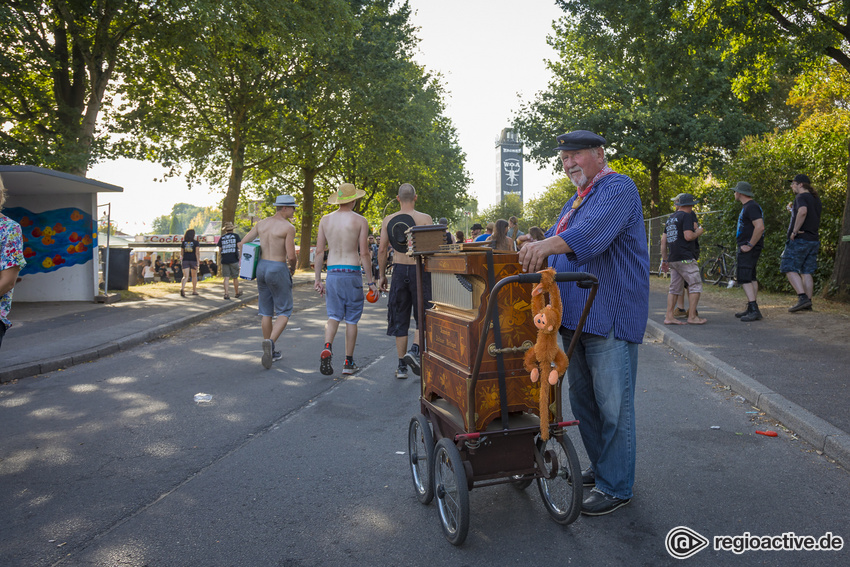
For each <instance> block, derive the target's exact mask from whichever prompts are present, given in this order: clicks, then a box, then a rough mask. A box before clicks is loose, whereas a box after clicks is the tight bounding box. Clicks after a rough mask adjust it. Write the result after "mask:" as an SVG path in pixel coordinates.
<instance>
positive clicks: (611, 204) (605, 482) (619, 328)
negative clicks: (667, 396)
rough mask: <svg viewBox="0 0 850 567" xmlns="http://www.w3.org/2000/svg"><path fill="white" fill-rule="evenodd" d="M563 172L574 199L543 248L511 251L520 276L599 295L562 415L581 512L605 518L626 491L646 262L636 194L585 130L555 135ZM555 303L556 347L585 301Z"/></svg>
mask: <svg viewBox="0 0 850 567" xmlns="http://www.w3.org/2000/svg"><path fill="white" fill-rule="evenodd" d="M557 140H558V147H557V148H555V150H557V151H559V152H560V158H561V162H562V163H563V166H564V171H565V172H566V173H567V175H568V176H569V178H570V180H571V181H572V183H573V185H575V186H576V193H575V195H573V196H572V197H570V199H569V200H568V201H567V203H566V205H564V208H563V209H561V214H560V215H559V216H558V220H557V221H556V222H555V224H554V225H553V226H552V228H550V229H549V231H548V232H547V233H546V238H545V239H544V240H539V241H534V240H533V239H531V238H530V237H529V236H528V235H523V236H521V237H520V238H519V240H520V241H521V242H524V244H523V246H522V248H521V249H520V252H519V261H520V263H521V264H522V269H523V271H526V272H532V271H537V270H538V269H540V267H541V265H542V264H543V261H544V260H547V259H548V261H549V266H550V267H553V268H554V269H555V271H558V272H588V273H590V274H593V275H594V276H596V277H597V278H598V279H599V291H598V294H597V295H596V299H595V301H594V303H593V306H592V307H591V310H590V314H589V315H588V318H587V321H586V322H585V325H584V329H583V334H582V336H581V338H580V339H579V342H578V344H577V345H576V348H575V350H574V351H573V357H572V360H570V366H569V368H568V369H567V379H568V380H569V392H570V406H571V407H572V411H573V415H574V416H575V418H576V419H578V420H579V422H580V424H579V431H580V432H581V438H582V442H583V443H584V447H585V449H586V451H587V456H588V459H589V460H590V467H589V468H587V469H586V470H585V471H583V473H582V484H583V485H584V486H585V487H590V486H592V487H593V489H592V490H590V493H589V495H587V497H586V498H585V499H584V502H583V503H582V509H581V511H582V513H583V514H586V515H590V516H601V515H604V514H609V513H611V512H613V511H614V510H616V509H618V508H620V507H622V506H625V505H626V504H628V503H629V502H630V501H631V498H632V496H633V491H632V489H633V485H634V482H635V461H636V435H635V413H634V396H635V379H636V377H637V362H638V345H639V344H640V343H641V342H642V340H643V333H644V331H645V330H646V321H647V317H648V315H649V253H648V251H647V241H646V231H645V229H644V222H643V207H642V204H641V200H640V195H639V194H638V190H637V186H636V185H635V183H634V181H632V180H631V179H630V178H629V177H628V176H626V175H621V174H619V173H617V172H615V171H614V170H612V169H611V168H610V167H608V163H607V160H606V158H605V149H604V146H605V144H606V143H607V142H606V140H605V138H603V137H602V136H599V135H597V134H594V133H593V132H589V131H587V130H576V131H574V132H570V133H569V134H562V135H560V136H558V138H557ZM558 287H559V290H560V292H561V300H562V301H563V306H564V309H563V317H562V320H561V329H560V333H561V338H562V340H563V343H564V349H565V350H566V348H567V347H568V345H569V344H570V341H571V340H572V336H573V333H574V332H575V329H576V327H577V325H578V321H579V318H580V316H581V311H582V309H583V307H584V303H585V300H586V298H587V295H588V293H589V290H587V289H580V288H578V287H577V286H576V285H575V284H574V283H565V284H558Z"/></svg>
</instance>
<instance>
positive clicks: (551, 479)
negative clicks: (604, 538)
mask: <svg viewBox="0 0 850 567" xmlns="http://www.w3.org/2000/svg"><path fill="white" fill-rule="evenodd" d="M537 448H538V449H539V450H540V453H541V454H542V455H543V463H544V464H545V465H546V469H545V470H544V471H543V477H544V478H538V479H537V489H538V490H539V491H540V497H541V498H543V504H544V505H545V506H546V510H548V511H549V514H550V515H551V516H552V518H554V519H555V521H556V522H558V523H559V524H564V525H566V524H571V523H573V522H574V521H575V519H576V518H578V515H579V513H581V501H582V496H583V494H584V489H583V488H582V484H581V464H580V463H579V460H578V455H577V454H576V450H575V447H573V443H572V441H570V438H569V437H568V436H567V435H566V434H563V435H553V436H551V437H550V438H549V439H548V440H547V441H543V440H542V439H538V441H537ZM573 479H575V482H573Z"/></svg>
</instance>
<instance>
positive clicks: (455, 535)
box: [434, 438, 469, 545]
mask: <svg viewBox="0 0 850 567" xmlns="http://www.w3.org/2000/svg"><path fill="white" fill-rule="evenodd" d="M434 493H435V495H436V496H437V508H438V509H439V511H440V524H441V525H442V527H443V533H444V534H445V536H446V539H448V540H449V542H450V543H451V544H452V545H460V544H462V543H463V542H464V540H465V539H466V534H467V532H468V531H469V487H468V486H467V484H466V472H465V471H464V468H463V460H462V459H461V457H460V451H458V449H457V447H455V445H454V443H452V441H451V440H450V439H448V438H443V439H440V440H439V441H438V442H437V449H436V451H435V452H434Z"/></svg>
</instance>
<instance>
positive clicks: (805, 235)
mask: <svg viewBox="0 0 850 567" xmlns="http://www.w3.org/2000/svg"><path fill="white" fill-rule="evenodd" d="M800 207H806V218H805V219H803V224H802V225H801V226H800V232H798V233H797V236H796V237H795V238H799V239H800V240H812V241H814V240H820V235H819V232H818V231H819V229H820V213H821V203H820V198H818V197H815V196H814V195H812V194H811V193H809V192H808V191H804V192H802V193H800V194H799V195H797V196H796V197H795V198H794V206H793V208H792V210H791V223H790V224H789V225H788V238H789V239H790V238H791V233H792V232H793V231H794V223H795V222H796V221H797V211H798V210H799V209H800Z"/></svg>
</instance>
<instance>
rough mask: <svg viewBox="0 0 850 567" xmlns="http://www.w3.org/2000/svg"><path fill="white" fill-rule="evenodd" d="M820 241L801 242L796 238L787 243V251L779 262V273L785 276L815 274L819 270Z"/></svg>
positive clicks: (784, 251)
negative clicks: (788, 274) (790, 273)
mask: <svg viewBox="0 0 850 567" xmlns="http://www.w3.org/2000/svg"><path fill="white" fill-rule="evenodd" d="M819 249H820V241H819V240H801V239H799V238H795V239H794V240H789V241H787V242H786V243H785V250H783V251H782V257H781V259H780V262H779V271H780V272H782V273H783V274H787V273H788V272H793V273H797V274H814V273H815V270H817V269H818V250H819Z"/></svg>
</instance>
